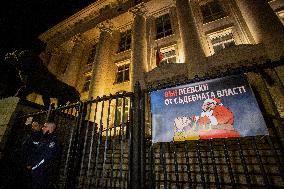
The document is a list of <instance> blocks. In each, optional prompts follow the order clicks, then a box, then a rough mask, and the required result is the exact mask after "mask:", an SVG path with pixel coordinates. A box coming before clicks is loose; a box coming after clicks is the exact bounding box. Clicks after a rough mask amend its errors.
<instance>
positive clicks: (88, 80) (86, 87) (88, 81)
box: [82, 75, 92, 93]
mask: <svg viewBox="0 0 284 189" xmlns="http://www.w3.org/2000/svg"><path fill="white" fill-rule="evenodd" d="M91 79H92V76H91V75H88V76H86V79H85V83H84V85H83V89H82V93H83V92H87V91H89V89H90V84H91Z"/></svg>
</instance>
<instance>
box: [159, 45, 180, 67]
mask: <svg viewBox="0 0 284 189" xmlns="http://www.w3.org/2000/svg"><path fill="white" fill-rule="evenodd" d="M161 52H162V53H163V59H162V61H161V63H176V50H175V47H174V46H170V47H166V48H163V49H161Z"/></svg>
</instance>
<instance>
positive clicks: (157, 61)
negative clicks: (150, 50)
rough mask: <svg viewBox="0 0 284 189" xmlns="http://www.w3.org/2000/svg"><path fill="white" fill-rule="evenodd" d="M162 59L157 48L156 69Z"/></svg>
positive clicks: (162, 55) (161, 54)
mask: <svg viewBox="0 0 284 189" xmlns="http://www.w3.org/2000/svg"><path fill="white" fill-rule="evenodd" d="M163 58H164V54H163V53H162V52H161V51H160V49H159V48H158V49H157V52H156V66H157V67H158V66H160V63H161V61H162V60H163Z"/></svg>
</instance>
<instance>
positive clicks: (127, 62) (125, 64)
mask: <svg viewBox="0 0 284 189" xmlns="http://www.w3.org/2000/svg"><path fill="white" fill-rule="evenodd" d="M116 67H117V68H116V77H115V82H114V83H115V84H120V83H124V82H128V81H130V60H125V61H121V62H118V63H116ZM121 67H122V68H123V69H122V70H119V68H121ZM126 71H127V72H128V74H126ZM121 72H122V80H121V81H120V80H118V78H119V74H120V73H121ZM125 77H127V78H125Z"/></svg>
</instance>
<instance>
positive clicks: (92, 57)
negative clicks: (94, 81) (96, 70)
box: [87, 44, 97, 65]
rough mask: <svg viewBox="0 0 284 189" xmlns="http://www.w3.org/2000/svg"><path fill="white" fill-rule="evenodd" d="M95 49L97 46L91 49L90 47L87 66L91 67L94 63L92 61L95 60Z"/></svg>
mask: <svg viewBox="0 0 284 189" xmlns="http://www.w3.org/2000/svg"><path fill="white" fill-rule="evenodd" d="M96 49H97V44H95V45H94V46H93V47H92V50H91V52H90V55H89V58H88V61H87V64H88V65H91V64H93V63H94V59H95V55H96Z"/></svg>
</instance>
